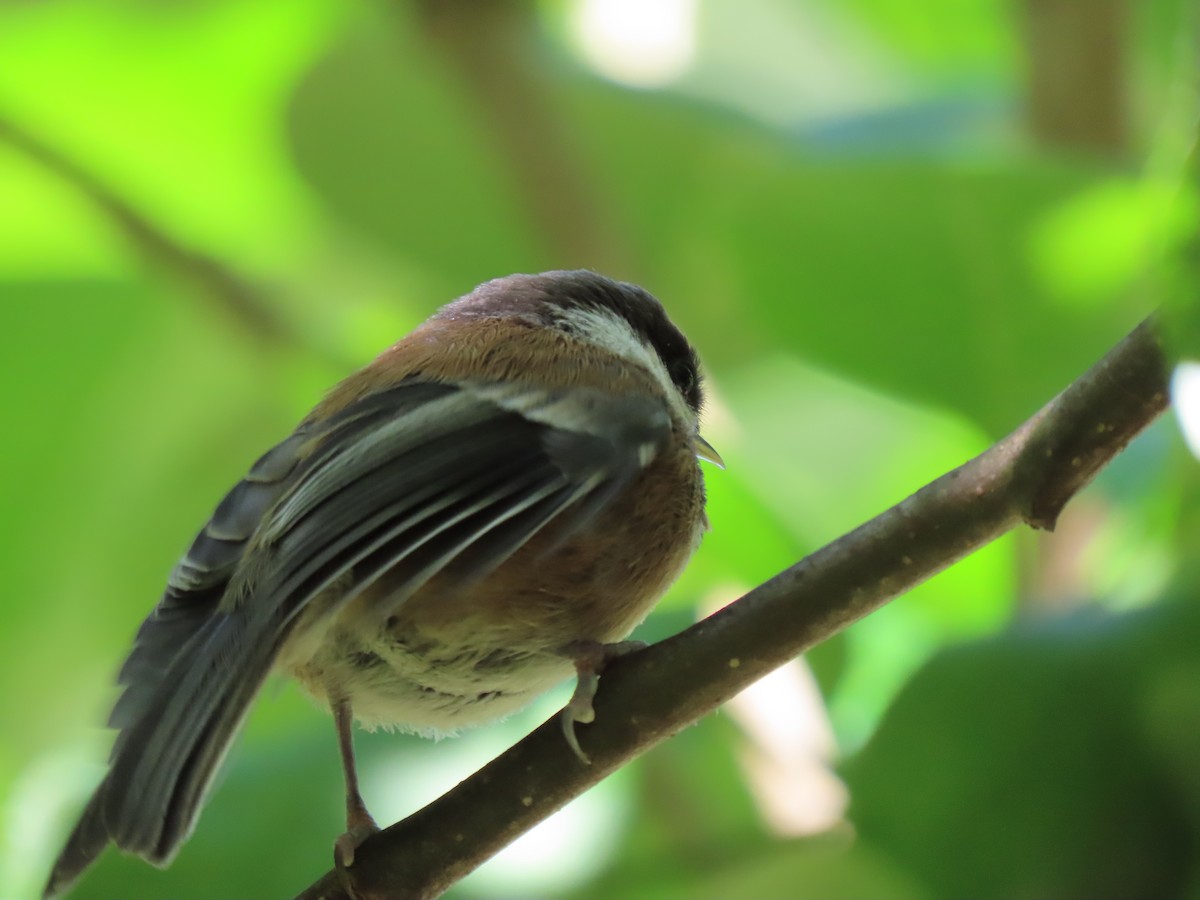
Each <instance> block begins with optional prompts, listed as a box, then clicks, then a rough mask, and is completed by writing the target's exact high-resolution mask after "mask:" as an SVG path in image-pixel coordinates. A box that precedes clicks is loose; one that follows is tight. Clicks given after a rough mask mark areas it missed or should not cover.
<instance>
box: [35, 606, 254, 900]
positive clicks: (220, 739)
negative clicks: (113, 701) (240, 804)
mask: <svg viewBox="0 0 1200 900" xmlns="http://www.w3.org/2000/svg"><path fill="white" fill-rule="evenodd" d="M249 643H250V642H249V640H248V635H247V634H246V629H245V628H244V627H243V623H241V622H238V621H234V620H233V619H232V618H231V617H229V616H226V615H223V614H218V615H216V616H214V617H213V618H211V619H210V620H209V621H208V622H207V623H205V626H204V627H203V628H202V629H201V630H200V631H199V632H198V633H196V634H195V635H193V637H192V639H191V640H190V641H188V643H187V644H186V646H185V647H184V648H183V649H182V650H181V651H180V652H179V653H178V655H177V656H176V657H175V659H174V660H173V661H172V663H171V665H170V666H169V667H168V669H167V670H166V671H165V672H160V673H159V675H158V677H157V683H156V685H155V686H154V687H153V689H152V690H151V689H150V687H151V686H150V685H147V684H146V683H145V682H142V681H138V682H135V683H133V684H130V685H129V690H128V692H127V694H126V696H129V694H130V693H132V695H133V696H135V697H136V698H137V702H136V703H126V704H125V705H124V706H123V707H122V706H121V705H120V704H118V709H119V710H120V717H119V718H120V721H121V725H122V729H121V732H120V734H119V735H118V737H117V740H116V743H115V744H114V746H113V754H112V758H111V761H110V763H111V764H110V768H109V772H108V774H107V776H106V777H105V778H104V780H103V781H102V782H101V783H100V786H99V787H98V788H97V789H96V792H95V794H93V796H92V798H91V800H90V801H89V802H88V805H87V807H86V808H85V809H84V811H83V814H82V816H81V817H80V820H79V824H78V825H76V826H75V830H74V831H72V832H71V836H70V837H69V838H68V840H67V844H66V846H65V847H64V849H63V851H62V853H61V854H60V855H59V857H58V861H57V862H56V863H55V865H54V869H53V871H52V873H51V875H50V879H49V881H48V883H47V885H46V889H45V893H44V896H45V897H47V898H48V897H53V896H56V895H58V894H59V893H61V892H62V891H64V890H65V889H66V888H68V887H69V886H70V885H71V883H72V882H74V881H75V879H76V878H78V877H79V875H80V874H81V873H82V872H83V871H84V869H86V868H87V867H88V866H89V865H91V863H92V862H93V861H95V859H96V858H97V857H98V856H99V855H100V853H101V852H102V851H103V850H104V848H105V846H106V845H107V844H108V843H109V842H110V841H111V842H112V843H113V844H115V845H116V846H117V847H118V848H120V849H121V850H124V851H125V852H127V853H132V854H136V855H137V856H140V857H142V858H143V859H145V860H146V861H147V862H150V863H153V864H154V865H157V866H165V865H166V864H168V863H169V862H170V861H171V859H172V858H173V857H174V855H175V853H176V852H177V851H178V850H179V847H180V846H181V845H182V844H183V842H184V841H185V840H186V839H187V837H188V835H189V834H191V831H192V828H193V827H194V825H195V822H196V818H197V816H198V815H199V812H200V808H201V806H202V805H203V802H204V799H205V796H206V793H207V790H208V788H209V786H210V785H211V784H212V780H213V778H214V777H215V775H216V772H217V769H218V767H219V766H220V764H221V762H222V761H223V760H224V758H225V754H226V752H227V751H228V749H229V747H230V745H231V744H232V743H233V740H234V738H235V737H236V736H237V733H238V731H239V730H240V728H241V725H242V722H243V721H244V719H245V717H246V714H247V712H248V711H249V709H250V704H251V701H252V700H253V699H254V695H255V694H256V693H257V691H258V689H259V687H260V686H261V685H262V682H263V680H264V679H265V678H266V676H267V673H268V672H269V671H270V667H271V664H272V662H273V659H274V655H275V654H274V652H273V648H270V647H269V648H267V650H268V652H263V648H252V647H249V646H247V645H248V644H249ZM256 651H257V652H256ZM122 699H123V700H124V699H125V698H124V697H123V698H122Z"/></svg>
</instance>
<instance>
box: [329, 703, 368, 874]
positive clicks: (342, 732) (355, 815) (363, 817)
mask: <svg viewBox="0 0 1200 900" xmlns="http://www.w3.org/2000/svg"><path fill="white" fill-rule="evenodd" d="M332 705H333V721H334V724H335V725H336V726H337V733H338V749H339V750H340V751H341V754H342V774H343V775H344V776H345V779H346V833H345V834H343V835H342V836H341V837H339V838H338V839H337V841H336V842H335V843H334V845H333V854H334V857H335V858H336V860H337V863H338V865H339V866H341V867H342V868H348V867H349V866H351V865H353V864H354V851H355V850H357V849H358V846H359V844H361V843H362V842H363V841H365V840H366V839H367V838H369V837H370V836H371V835H373V834H375V832H377V831H379V826H378V825H376V824H375V820H374V819H373V818H371V814H370V813H369V812H367V805H366V804H365V803H364V802H363V798H362V794H360V793H359V791H358V769H357V768H356V767H355V765H354V738H353V735H352V733H351V729H352V728H353V727H354V718H353V716H352V715H351V714H350V701H349V700H347V699H345V698H344V697H339V698H336V699H334V700H333V703H332Z"/></svg>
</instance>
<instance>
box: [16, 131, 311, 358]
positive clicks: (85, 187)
mask: <svg viewBox="0 0 1200 900" xmlns="http://www.w3.org/2000/svg"><path fill="white" fill-rule="evenodd" d="M0 141H4V142H5V143H6V144H8V145H9V146H10V147H12V148H13V149H14V150H17V151H18V152H20V153H21V154H23V155H24V156H25V157H26V158H28V159H30V160H32V161H33V162H35V163H37V164H38V165H40V166H41V167H42V168H43V169H45V170H46V171H47V172H50V173H51V174H53V175H55V176H56V177H58V178H59V179H60V180H62V181H63V182H64V183H65V184H67V185H68V186H70V187H71V188H73V189H74V190H75V191H76V192H77V193H79V194H80V196H82V197H83V198H84V199H86V200H87V201H89V202H90V203H91V204H92V205H93V206H94V207H95V208H96V209H97V210H98V211H99V212H100V214H101V215H102V216H103V217H104V218H105V219H107V220H108V221H109V222H110V223H111V224H112V225H113V226H114V227H115V228H116V230H117V231H118V232H120V234H121V235H122V236H123V237H124V238H125V239H126V241H128V243H129V244H130V246H132V247H133V249H134V250H135V251H136V252H137V253H138V254H139V255H140V256H141V257H142V258H143V259H145V260H146V261H147V262H148V263H150V264H153V265H157V266H160V267H162V268H163V269H165V270H167V271H168V272H171V273H173V274H175V275H177V276H179V277H181V278H182V279H184V280H185V281H188V282H191V283H192V284H194V285H196V286H197V287H199V288H200V289H201V291H202V292H203V293H204V294H205V295H206V296H208V297H209V298H211V299H212V300H214V301H216V303H217V305H218V306H219V307H220V308H221V310H222V311H223V312H224V313H226V314H227V315H229V316H230V317H231V318H233V320H234V321H236V322H237V323H238V324H239V325H240V326H241V327H242V328H243V329H245V331H246V332H248V333H249V334H250V335H251V337H253V338H254V339H256V340H258V341H260V342H261V343H263V344H267V345H272V346H282V347H285V348H294V347H296V346H302V345H303V344H305V343H306V342H305V341H303V340H302V339H301V337H300V336H299V335H298V334H297V333H296V330H295V329H294V328H293V327H292V326H291V325H290V323H288V322H287V321H286V319H284V318H283V317H282V316H280V315H279V314H278V313H277V312H276V311H275V309H274V308H273V307H272V305H271V304H270V302H269V301H268V300H267V298H266V297H265V296H263V294H262V292H261V291H260V290H259V289H258V288H256V287H255V286H254V285H253V284H251V283H250V281H248V280H247V279H246V278H243V277H242V276H241V275H239V274H238V273H237V272H236V271H234V270H233V269H231V268H230V267H229V266H228V265H226V264H225V263H223V262H221V261H219V260H217V259H215V258H213V257H211V256H208V255H206V254H204V253H201V252H199V251H197V250H194V249H192V248H190V247H187V246H186V245H184V244H183V243H182V242H180V241H179V240H177V239H176V238H174V237H173V236H171V234H169V233H168V231H167V230H166V229H165V228H163V227H161V226H160V225H158V224H157V223H155V222H154V221H153V220H151V219H150V217H149V216H147V215H146V214H145V213H144V212H142V211H140V210H138V209H137V208H136V207H135V206H134V205H133V204H132V203H130V202H129V201H127V200H125V199H124V198H123V197H121V196H120V195H119V194H118V193H117V192H116V190H115V189H113V188H112V187H111V186H110V185H108V184H106V183H105V182H104V181H103V180H102V179H101V178H100V177H99V176H97V175H96V174H95V173H93V172H90V171H88V170H87V169H86V168H85V167H84V166H82V165H81V164H80V163H78V162H76V161H75V160H73V159H71V158H70V157H68V156H67V155H66V154H64V153H63V152H61V151H60V150H58V149H57V148H55V147H52V146H51V145H50V144H48V143H47V142H45V141H43V140H42V139H41V138H40V137H37V136H36V135H34V134H32V133H31V132H29V131H28V130H26V129H25V128H23V127H21V126H19V125H17V124H16V123H14V122H12V121H9V120H8V119H5V118H4V117H3V116H0Z"/></svg>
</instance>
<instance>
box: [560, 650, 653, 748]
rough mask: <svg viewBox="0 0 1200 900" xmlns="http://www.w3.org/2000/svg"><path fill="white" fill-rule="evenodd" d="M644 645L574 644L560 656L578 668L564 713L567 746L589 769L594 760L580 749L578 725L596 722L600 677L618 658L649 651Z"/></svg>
mask: <svg viewBox="0 0 1200 900" xmlns="http://www.w3.org/2000/svg"><path fill="white" fill-rule="evenodd" d="M645 647H646V645H645V643H643V642H642V641H617V642H616V643H613V644H602V643H600V642H599V641H572V642H571V643H570V644H567V645H566V646H565V647H563V648H562V649H561V650H559V653H560V654H561V655H563V656H565V657H566V658H567V659H569V660H571V662H573V663H574V664H575V677H576V680H575V693H573V694H572V695H571V699H570V700H569V701H568V702H567V705H566V706H564V707H563V711H562V726H563V735H564V736H565V737H566V739H567V745H568V746H569V747H570V748H571V750H573V751H574V753H575V755H576V756H577V757H579V760H580V761H581V762H582V763H583V764H584V765H587V766H590V765H591V764H592V760H591V758H590V757H589V756H588V755H587V754H586V753H584V752H583V748H582V747H580V746H579V738H578V737H577V736H576V734H575V723H576V722H581V723H583V724H584V725H586V724H588V723H589V722H593V721H595V719H596V711H595V710H594V709H593V708H592V700H593V699H595V697H596V690H597V689H598V688H599V687H600V673H601V672H603V671H604V667H605V666H606V665H608V664H609V663H610V662H612V661H613V660H614V659H616V658H617V657H618V656H625V655H626V654H629V653H633V652H635V651H637V650H643V649H645Z"/></svg>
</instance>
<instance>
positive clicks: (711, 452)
mask: <svg viewBox="0 0 1200 900" xmlns="http://www.w3.org/2000/svg"><path fill="white" fill-rule="evenodd" d="M692 448H693V449H694V450H695V451H696V458H697V459H703V460H707V461H708V462H710V463H712V464H713V465H714V466H716V467H717V468H718V469H723V468H725V460H723V459H721V454H720V453H718V452H717V451H716V449H715V448H714V447H713V445H712V444H710V443H709V442H708V441H706V440H705V439H704V438H702V437H701V436H700V435H696V436H695V437H693V438H692Z"/></svg>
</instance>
